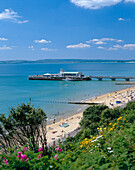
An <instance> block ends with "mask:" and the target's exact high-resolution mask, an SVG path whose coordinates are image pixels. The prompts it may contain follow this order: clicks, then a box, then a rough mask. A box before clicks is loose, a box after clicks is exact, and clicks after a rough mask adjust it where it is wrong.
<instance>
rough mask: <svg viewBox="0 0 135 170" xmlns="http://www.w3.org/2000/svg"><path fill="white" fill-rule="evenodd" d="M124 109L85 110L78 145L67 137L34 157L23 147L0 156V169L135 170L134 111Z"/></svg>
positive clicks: (95, 108) (39, 150) (71, 138)
mask: <svg viewBox="0 0 135 170" xmlns="http://www.w3.org/2000/svg"><path fill="white" fill-rule="evenodd" d="M128 108H129V109H127V108H126V109H120V108H115V109H109V108H108V107H106V106H96V107H91V108H88V109H87V112H86V111H85V112H84V118H83V120H82V121H81V125H82V131H81V133H80V134H79V135H77V136H78V137H80V138H83V140H79V141H78V137H77V138H76V137H74V138H73V137H69V138H67V139H66V141H65V142H64V144H62V143H60V144H59V146H58V147H57V148H49V153H50V154H49V155H45V154H44V152H43V150H44V149H43V148H40V149H38V153H36V152H34V151H31V150H30V149H28V148H27V147H26V146H25V148H20V149H18V150H16V149H15V148H14V149H13V150H12V152H11V153H9V154H1V155H0V156H1V158H0V168H1V169H22V170H23V169H28V170H29V169H31V170H33V169H35V170H37V169H41V170H44V169H46V170H50V169H53V170H55V169H56V170H57V169H61V170H67V169H71V170H72V169H73V170H74V169H78V170H82V169H93V170H97V169H101V170H104V169H110V170H113V169H115V170H119V169H121V170H123V169H125V170H133V169H135V161H134V160H135V159H134V158H135V152H134V151H135V150H134V149H135V131H134V129H135V121H134V120H135V110H134V109H133V107H128ZM92 112H94V113H95V114H96V115H94V114H93V113H92ZM98 112H99V113H98ZM91 114H92V115H93V116H94V117H93V118H92V117H91ZM90 117H91V119H92V120H93V121H95V122H96V121H97V120H98V122H96V126H95V128H96V129H95V130H94V129H93V125H92V126H91V124H90V123H92V122H91V120H90ZM87 119H88V120H87ZM85 121H87V123H85ZM95 122H94V123H95ZM86 125H88V127H87V126H86ZM84 127H85V128H84ZM91 128H92V130H91ZM88 131H90V132H88ZM87 132H88V134H90V135H88V134H87ZM84 134H85V135H84ZM82 135H84V136H83V137H82ZM85 136H88V137H87V138H86V137H85ZM19 155H20V156H19ZM24 155H25V156H24Z"/></svg>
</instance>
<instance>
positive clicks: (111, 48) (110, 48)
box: [108, 47, 118, 51]
mask: <svg viewBox="0 0 135 170" xmlns="http://www.w3.org/2000/svg"><path fill="white" fill-rule="evenodd" d="M108 50H114V51H116V50H118V49H117V48H113V47H109V48H108Z"/></svg>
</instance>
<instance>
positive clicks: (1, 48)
mask: <svg viewBox="0 0 135 170" xmlns="http://www.w3.org/2000/svg"><path fill="white" fill-rule="evenodd" d="M0 50H12V48H11V47H8V46H6V45H3V46H2V47H0Z"/></svg>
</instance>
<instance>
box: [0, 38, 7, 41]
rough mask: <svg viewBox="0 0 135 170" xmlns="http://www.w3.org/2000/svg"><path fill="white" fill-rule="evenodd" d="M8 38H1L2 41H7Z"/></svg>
mask: <svg viewBox="0 0 135 170" xmlns="http://www.w3.org/2000/svg"><path fill="white" fill-rule="evenodd" d="M7 40H8V39H7V38H0V41H7Z"/></svg>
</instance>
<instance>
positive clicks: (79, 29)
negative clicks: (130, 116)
mask: <svg viewBox="0 0 135 170" xmlns="http://www.w3.org/2000/svg"><path fill="white" fill-rule="evenodd" d="M39 59H111V60H113V59H114V60H116V59H117V60H121V59H124V60H130V59H135V0H1V1H0V60H1V61H2V60H39Z"/></svg>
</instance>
